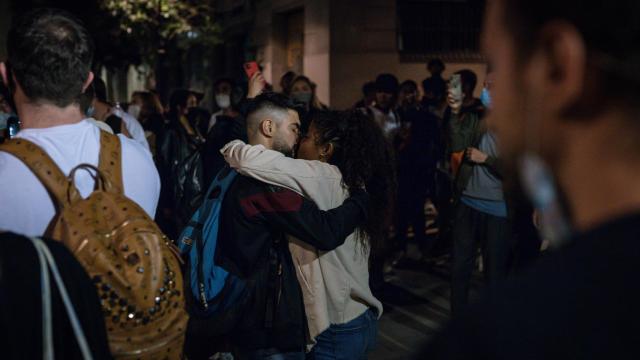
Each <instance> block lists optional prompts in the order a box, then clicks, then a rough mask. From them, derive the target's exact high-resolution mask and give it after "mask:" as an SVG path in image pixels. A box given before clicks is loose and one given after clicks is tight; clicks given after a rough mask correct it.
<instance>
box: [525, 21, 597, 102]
mask: <svg viewBox="0 0 640 360" xmlns="http://www.w3.org/2000/svg"><path fill="white" fill-rule="evenodd" d="M538 45H539V46H538V50H537V51H536V53H535V54H534V55H533V56H532V60H531V62H530V66H529V67H528V69H529V71H528V72H529V73H528V74H525V79H527V81H528V82H529V83H530V84H533V85H535V87H536V88H537V93H538V95H539V96H540V100H541V102H542V103H544V104H545V106H547V107H548V109H549V110H550V111H552V112H554V113H562V112H564V111H565V110H566V109H568V108H570V107H572V106H573V105H574V104H576V102H577V101H578V100H579V99H580V97H581V96H582V95H583V94H584V87H585V75H586V68H587V51H586V46H585V43H584V39H583V38H582V36H581V35H580V33H579V32H578V30H577V29H576V28H575V26H573V25H571V24H569V23H567V22H562V21H557V22H552V23H550V24H548V25H546V26H544V27H543V29H542V31H540V36H539V41H538Z"/></svg>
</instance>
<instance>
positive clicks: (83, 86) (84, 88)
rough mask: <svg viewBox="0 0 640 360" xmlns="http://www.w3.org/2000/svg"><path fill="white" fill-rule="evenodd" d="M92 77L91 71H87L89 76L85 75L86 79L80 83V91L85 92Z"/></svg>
mask: <svg viewBox="0 0 640 360" xmlns="http://www.w3.org/2000/svg"><path fill="white" fill-rule="evenodd" d="M93 78H94V75H93V71H89V76H87V80H85V82H84V84H83V85H82V92H85V90H87V88H88V87H89V85H91V83H92V82H93Z"/></svg>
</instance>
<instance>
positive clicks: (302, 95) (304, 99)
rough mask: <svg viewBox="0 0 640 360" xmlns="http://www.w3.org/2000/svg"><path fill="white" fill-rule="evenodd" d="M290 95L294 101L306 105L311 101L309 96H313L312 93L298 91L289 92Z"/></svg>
mask: <svg viewBox="0 0 640 360" xmlns="http://www.w3.org/2000/svg"><path fill="white" fill-rule="evenodd" d="M291 97H292V98H293V100H294V101H295V102H299V103H303V104H305V105H308V104H309V103H310V102H311V98H312V97H313V93H310V92H298V93H293V94H291Z"/></svg>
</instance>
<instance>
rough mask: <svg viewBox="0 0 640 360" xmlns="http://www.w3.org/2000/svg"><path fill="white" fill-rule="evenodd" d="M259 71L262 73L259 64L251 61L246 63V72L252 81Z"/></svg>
mask: <svg viewBox="0 0 640 360" xmlns="http://www.w3.org/2000/svg"><path fill="white" fill-rule="evenodd" d="M258 71H260V68H259V67H258V63H257V62H255V61H249V62H247V63H244V72H245V73H247V77H248V78H249V79H251V78H252V77H253V75H254V74H255V73H257V72H258Z"/></svg>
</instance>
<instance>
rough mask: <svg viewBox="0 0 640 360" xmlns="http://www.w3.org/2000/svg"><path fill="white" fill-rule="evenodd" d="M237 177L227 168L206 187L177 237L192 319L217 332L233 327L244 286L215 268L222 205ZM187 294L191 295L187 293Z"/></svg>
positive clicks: (234, 277)
mask: <svg viewBox="0 0 640 360" xmlns="http://www.w3.org/2000/svg"><path fill="white" fill-rule="evenodd" d="M236 176H237V172H236V171H235V170H232V169H231V168H229V167H228V166H227V167H225V168H223V169H222V170H221V171H220V172H219V173H218V175H217V176H216V178H215V180H214V181H213V183H212V184H211V186H210V187H209V190H208V191H207V194H206V197H205V198H204V201H203V203H202V205H201V206H200V208H199V209H198V210H197V211H196V212H195V214H194V215H193V216H192V217H191V221H189V224H188V225H187V227H186V228H185V229H184V230H183V231H182V234H180V241H179V247H180V252H181V253H182V256H183V258H184V259H185V261H186V268H185V271H184V274H185V277H186V279H185V291H186V292H187V299H191V301H188V308H189V313H190V314H191V316H192V317H196V318H200V319H206V320H215V321H216V322H217V325H216V327H218V328H219V329H218V330H220V332H226V331H228V330H229V329H228V328H229V326H232V325H233V323H234V319H232V317H233V315H232V314H236V313H238V312H239V310H238V309H237V308H238V305H239V304H240V303H241V302H242V301H241V300H242V299H243V298H244V296H245V293H246V292H247V291H246V284H245V282H244V281H243V280H242V279H240V278H238V277H237V276H234V275H232V274H230V273H229V272H227V271H226V270H225V269H223V268H222V267H220V266H219V265H218V264H216V260H215V259H216V250H217V245H218V229H219V227H220V212H221V208H222V201H223V200H224V196H225V194H226V192H227V190H229V187H230V186H231V184H232V183H233V181H234V180H235V178H236ZM189 290H190V291H189ZM189 295H190V296H189Z"/></svg>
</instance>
